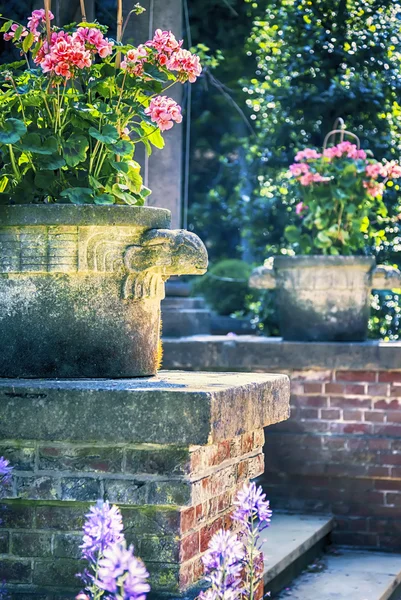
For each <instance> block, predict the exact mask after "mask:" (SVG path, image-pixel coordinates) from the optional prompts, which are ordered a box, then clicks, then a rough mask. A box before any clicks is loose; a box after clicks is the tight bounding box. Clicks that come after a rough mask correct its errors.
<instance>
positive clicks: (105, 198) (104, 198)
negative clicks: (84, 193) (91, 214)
mask: <svg viewBox="0 0 401 600" xmlns="http://www.w3.org/2000/svg"><path fill="white" fill-rule="evenodd" d="M95 204H102V205H104V204H114V196H112V195H111V194H100V195H99V196H95Z"/></svg>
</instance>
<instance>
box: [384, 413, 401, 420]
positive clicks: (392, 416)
mask: <svg viewBox="0 0 401 600" xmlns="http://www.w3.org/2000/svg"><path fill="white" fill-rule="evenodd" d="M385 414H386V421H387V423H401V411H395V410H394V411H393V410H388V411H386V413H385Z"/></svg>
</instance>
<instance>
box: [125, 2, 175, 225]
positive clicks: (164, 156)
mask: <svg viewBox="0 0 401 600" xmlns="http://www.w3.org/2000/svg"><path fill="white" fill-rule="evenodd" d="M126 5H127V6H126V9H125V11H126V14H125V17H126V16H127V13H128V11H129V10H130V9H131V5H130V3H126ZM141 5H142V6H143V7H144V8H146V12H145V13H142V14H141V15H139V16H135V15H132V16H131V19H130V21H129V23H128V26H127V28H126V31H125V34H124V41H127V42H132V43H134V44H140V43H142V42H145V41H146V40H148V39H150V38H151V37H153V33H154V31H155V29H170V30H171V31H172V32H173V33H174V35H175V36H176V37H177V39H181V38H182V37H183V32H182V27H183V25H182V0H141ZM168 95H169V96H170V97H172V98H174V100H175V101H176V102H178V103H179V104H180V103H181V102H182V85H181V84H179V83H177V84H176V85H175V86H174V87H173V88H172V89H171V90H168ZM164 139H165V141H166V145H165V148H164V149H163V150H158V149H157V148H154V149H153V153H152V155H151V156H150V157H148V156H146V155H145V154H146V153H145V151H144V148H138V149H137V154H136V160H138V162H140V163H141V164H142V168H143V175H144V182H145V185H147V186H148V187H149V188H150V189H151V190H152V192H153V193H152V195H151V196H150V197H149V200H148V204H149V206H158V207H160V208H168V209H169V210H171V216H172V219H171V224H172V227H174V228H175V227H180V226H181V177H182V140H183V125H182V124H181V125H175V126H174V127H173V128H172V129H171V130H170V131H166V132H165V133H164Z"/></svg>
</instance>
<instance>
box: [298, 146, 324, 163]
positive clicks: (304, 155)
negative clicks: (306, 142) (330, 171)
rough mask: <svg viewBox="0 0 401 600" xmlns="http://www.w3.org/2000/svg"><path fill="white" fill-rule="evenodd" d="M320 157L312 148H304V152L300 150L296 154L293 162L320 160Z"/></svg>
mask: <svg viewBox="0 0 401 600" xmlns="http://www.w3.org/2000/svg"><path fill="white" fill-rule="evenodd" d="M321 156H322V155H321V154H319V152H317V151H316V150H314V149H313V148H305V150H300V152H297V154H296V155H295V160H296V162H300V161H301V160H304V159H306V160H310V159H315V158H320V157H321Z"/></svg>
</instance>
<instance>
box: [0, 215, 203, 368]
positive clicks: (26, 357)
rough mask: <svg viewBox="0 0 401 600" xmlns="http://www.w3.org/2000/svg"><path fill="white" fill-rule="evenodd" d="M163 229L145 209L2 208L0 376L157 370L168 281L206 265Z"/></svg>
mask: <svg viewBox="0 0 401 600" xmlns="http://www.w3.org/2000/svg"><path fill="white" fill-rule="evenodd" d="M169 227H170V212H169V211H168V210H164V209H159V208H151V207H136V206H89V205H86V206H73V205H17V206H2V207H0V340H1V341H0V343H1V351H0V377H9V378H14V377H26V378H31V377H32V378H34V377H35V378H36V377H39V378H42V377H43V378H47V377H55V378H75V377H85V378H86V377H88V378H89V377H94V378H97V377H107V378H120V377H138V376H149V375H154V374H155V373H156V371H157V368H158V366H159V362H160V359H161V347H160V301H161V299H162V298H163V297H164V283H165V281H166V280H167V279H168V278H169V277H170V276H171V275H184V274H185V275H192V274H193V275H195V274H202V273H204V272H205V271H206V268H207V252H206V249H205V246H204V245H203V243H202V242H201V240H200V239H199V238H198V237H197V236H196V235H194V234H193V233H189V232H187V231H185V230H171V229H169Z"/></svg>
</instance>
